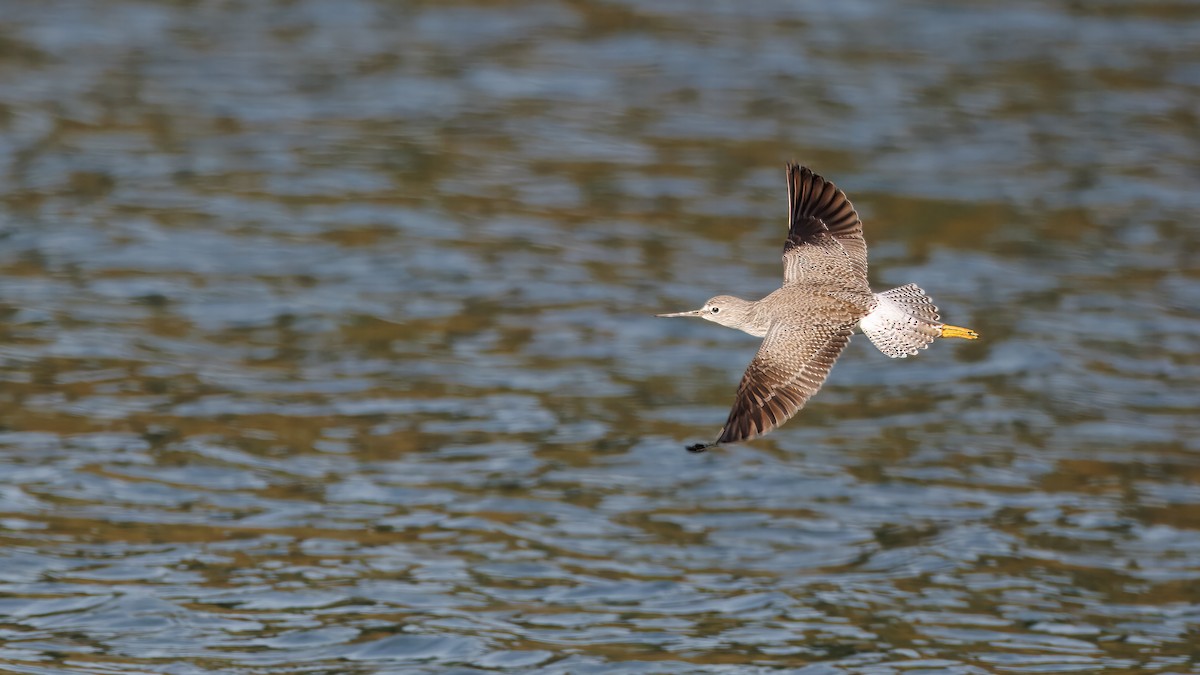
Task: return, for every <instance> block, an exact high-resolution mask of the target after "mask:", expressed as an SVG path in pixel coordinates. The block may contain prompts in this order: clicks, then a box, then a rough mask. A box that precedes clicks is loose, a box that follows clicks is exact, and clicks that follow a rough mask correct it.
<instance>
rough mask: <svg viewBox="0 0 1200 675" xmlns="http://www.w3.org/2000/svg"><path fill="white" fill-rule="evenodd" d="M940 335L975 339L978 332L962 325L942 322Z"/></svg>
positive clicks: (977, 336)
mask: <svg viewBox="0 0 1200 675" xmlns="http://www.w3.org/2000/svg"><path fill="white" fill-rule="evenodd" d="M941 336H942V337H944V338H962V339H964V340H975V339H978V338H979V333H976V332H975V331H973V330H971V329H970V328H963V327H962V326H951V325H950V324H948V323H947V324H942V335H941Z"/></svg>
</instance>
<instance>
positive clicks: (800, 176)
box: [783, 163, 867, 287]
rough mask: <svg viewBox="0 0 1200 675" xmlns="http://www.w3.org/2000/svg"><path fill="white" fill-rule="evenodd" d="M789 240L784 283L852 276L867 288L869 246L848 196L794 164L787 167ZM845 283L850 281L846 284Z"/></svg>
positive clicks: (785, 253)
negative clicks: (815, 276) (807, 276)
mask: <svg viewBox="0 0 1200 675" xmlns="http://www.w3.org/2000/svg"><path fill="white" fill-rule="evenodd" d="M787 175H788V238H787V242H786V243H784V245H783V283H784V284H791V283H796V282H797V281H800V280H801V279H803V278H804V277H805V275H810V276H811V275H814V274H816V275H820V276H821V277H828V276H831V275H837V276H838V277H843V278H844V277H850V278H853V279H855V280H858V279H861V283H862V284H863V286H864V287H865V286H866V284H867V242H866V241H865V240H864V239H863V233H862V221H861V220H859V218H858V212H857V211H855V210H854V205H853V204H851V203H850V200H849V199H847V198H846V193H844V192H842V191H841V190H839V189H837V186H835V185H834V184H833V183H830V182H829V181H827V180H825V179H824V178H822V177H821V176H818V175H817V174H815V173H813V172H812V170H811V169H809V168H807V167H803V166H800V165H798V164H790V163H789V164H788V165H787ZM847 280H849V279H847Z"/></svg>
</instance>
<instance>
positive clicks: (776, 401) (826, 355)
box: [695, 323, 853, 449]
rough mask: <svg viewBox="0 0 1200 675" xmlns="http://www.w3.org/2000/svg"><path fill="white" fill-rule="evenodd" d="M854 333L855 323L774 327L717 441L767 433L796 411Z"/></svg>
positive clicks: (741, 387) (755, 357)
mask: <svg viewBox="0 0 1200 675" xmlns="http://www.w3.org/2000/svg"><path fill="white" fill-rule="evenodd" d="M852 331H853V323H846V324H842V325H837V324H824V325H822V324H817V325H812V324H810V325H806V326H788V325H783V324H775V325H774V326H772V327H771V329H770V330H769V331H767V336H766V337H765V338H763V343H762V346H761V347H759V348H758V354H756V355H755V356H754V360H753V361H751V362H750V366H749V367H748V368H746V374H745V375H743V376H742V383H741V384H740V385H738V392H737V398H736V399H735V400H734V402H733V409H732V410H731V411H730V412H729V419H728V420H726V421H725V428H724V429H722V430H721V436H720V438H718V439H717V443H737V442H739V441H745V440H748V439H751V438H754V437H756V436H761V435H763V434H765V433H767V432H768V431H770V430H772V429H774V428H775V427H777V426H779V425H781V424H783V423H784V422H785V421H787V420H788V419H789V418H791V416H792V415H795V414H796V413H797V412H798V411H799V410H800V409H801V408H803V407H804V404H805V403H806V402H807V401H808V399H809V398H810V397H811V396H812V395H813V394H815V393H817V390H818V389H820V388H821V384H822V383H824V382H825V378H826V377H827V376H828V375H829V369H830V368H833V363H834V361H837V358H838V355H839V354H841V353H842V349H844V348H845V347H846V344H847V343H849V342H850V333H851V332H852ZM695 449H702V448H701V447H696V448H695Z"/></svg>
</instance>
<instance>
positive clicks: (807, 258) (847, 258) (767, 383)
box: [659, 164, 975, 452]
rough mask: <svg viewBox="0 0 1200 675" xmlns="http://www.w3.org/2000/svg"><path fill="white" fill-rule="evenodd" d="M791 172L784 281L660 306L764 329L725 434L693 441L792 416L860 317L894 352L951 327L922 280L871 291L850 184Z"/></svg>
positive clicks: (728, 438)
mask: <svg viewBox="0 0 1200 675" xmlns="http://www.w3.org/2000/svg"><path fill="white" fill-rule="evenodd" d="M787 176H788V237H787V240H786V241H785V242H784V245H783V277H784V280H783V286H782V287H781V288H779V289H778V290H776V291H775V292H773V293H771V294H770V295H768V296H767V297H765V298H763V299H762V300H759V301H757V302H752V301H747V300H742V299H740V298H735V297H732V296H725V295H720V296H717V297H715V298H712V299H710V300H709V301H708V302H706V303H705V304H704V306H703V307H701V308H700V309H697V310H692V311H690V312H677V313H674V314H660V315H659V316H698V317H701V318H704V319H707V320H709V321H713V322H716V323H719V324H721V325H724V326H729V327H731V328H737V329H739V330H743V331H745V332H747V333H750V334H751V335H757V336H760V337H763V342H762V346H761V347H759V349H758V353H757V354H756V355H755V356H754V360H753V361H751V362H750V366H749V367H748V368H746V373H745V375H743V376H742V381H741V384H740V385H738V391H737V396H736V398H735V399H734V403H733V409H732V410H730V412H729V418H728V419H727V420H726V421H725V426H724V427H723V428H722V429H721V434H720V436H718V438H717V440H716V441H715V442H713V443H710V444H697V445H693V446H690V447H689V448H688V449H689V450H692V451H696V452H699V451H702V450H705V449H706V448H709V447H711V446H713V445H717V444H720V443H736V442H739V441H745V440H749V439H752V438H755V437H757V436H761V435H763V434H765V433H767V432H768V431H770V430H772V429H774V428H775V427H777V426H779V425H781V424H783V423H784V422H785V421H787V420H788V419H789V418H791V417H792V416H793V415H795V414H796V413H797V412H798V411H799V410H800V409H801V408H803V407H804V404H805V403H806V402H808V399H809V398H811V397H812V395H813V394H815V393H817V390H819V389H820V388H821V384H822V383H824V381H825V378H826V377H827V376H828V375H829V371H830V369H831V368H833V364H834V362H835V361H837V358H838V355H839V354H841V352H842V349H844V348H845V347H846V345H847V344H848V343H849V341H850V334H851V333H853V332H854V329H855V328H856V327H859V326H861V327H862V328H863V330H864V331H865V332H866V333H867V335H868V337H870V338H871V340H872V342H873V343H874V344H875V345H876V346H877V347H879V349H880V351H883V352H884V353H885V354H887V355H888V356H892V357H902V356H908V355H910V354H915V353H916V351H917V350H918V349H923V348H924V347H925V346H926V345H927V344H928V343H929V342H931V341H932V340H933V339H935V338H937V337H939V336H942V331H943V327H944V326H945V324H942V323H939V322H938V315H937V308H936V307H934V306H933V303H932V302H931V301H930V300H929V298H928V297H927V296H925V293H924V291H922V290H921V289H920V288H918V287H917V286H915V285H913V284H909V285H907V286H902V287H900V288H896V289H892V290H890V291H886V292H884V293H881V294H879V295H876V294H874V293H872V292H871V288H870V286H869V285H868V283H867V244H866V241H864V239H863V234H862V221H861V220H860V219H859V217H858V213H857V212H856V211H855V210H854V206H853V205H852V204H851V203H850V200H849V199H847V198H846V195H845V193H843V192H842V191H841V190H839V189H837V187H835V186H834V185H833V183H831V182H829V181H827V180H825V179H824V178H822V177H821V176H818V175H817V174H815V173H813V172H812V171H811V170H809V169H807V168H805V167H801V166H798V165H795V164H788V165H787ZM947 328H955V335H954V337H969V338H971V339H973V338H974V337H975V335H974V333H973V332H972V331H970V330H968V329H962V328H957V327H947Z"/></svg>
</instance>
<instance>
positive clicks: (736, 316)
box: [655, 295, 754, 328]
mask: <svg viewBox="0 0 1200 675" xmlns="http://www.w3.org/2000/svg"><path fill="white" fill-rule="evenodd" d="M753 305H754V303H752V302H750V301H748V300H743V299H741V298H735V297H733V296H732V295H718V296H717V297H715V298H710V299H709V300H708V302H706V303H704V306H703V307H701V308H700V309H693V310H690V311H687V312H675V313H673V314H656V315H655V316H663V317H673V316H698V317H700V318H701V319H704V320H706V321H712V322H713V323H719V324H721V325H722V326H729V327H731V328H741V327H742V326H745V325H746V324H748V323H750V309H751V307H753Z"/></svg>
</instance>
